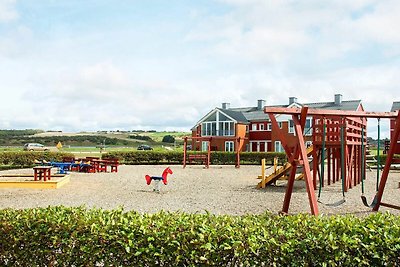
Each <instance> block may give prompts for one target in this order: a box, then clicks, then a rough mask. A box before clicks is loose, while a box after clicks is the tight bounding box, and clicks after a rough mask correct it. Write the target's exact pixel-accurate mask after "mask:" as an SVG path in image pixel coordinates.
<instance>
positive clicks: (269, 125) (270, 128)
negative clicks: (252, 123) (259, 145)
mask: <svg viewBox="0 0 400 267" xmlns="http://www.w3.org/2000/svg"><path fill="white" fill-rule="evenodd" d="M267 131H268V132H270V131H272V122H267Z"/></svg>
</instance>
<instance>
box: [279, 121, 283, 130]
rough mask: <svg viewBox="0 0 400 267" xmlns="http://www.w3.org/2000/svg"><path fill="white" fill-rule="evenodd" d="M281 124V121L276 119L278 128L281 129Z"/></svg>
mask: <svg viewBox="0 0 400 267" xmlns="http://www.w3.org/2000/svg"><path fill="white" fill-rule="evenodd" d="M282 125H283V123H282V122H281V121H278V126H279V129H282Z"/></svg>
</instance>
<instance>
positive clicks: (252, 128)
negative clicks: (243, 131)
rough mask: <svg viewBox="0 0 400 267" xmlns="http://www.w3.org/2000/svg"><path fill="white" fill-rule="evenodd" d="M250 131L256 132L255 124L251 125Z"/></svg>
mask: <svg viewBox="0 0 400 267" xmlns="http://www.w3.org/2000/svg"><path fill="white" fill-rule="evenodd" d="M251 130H252V131H253V132H255V131H257V123H253V124H252V125H251Z"/></svg>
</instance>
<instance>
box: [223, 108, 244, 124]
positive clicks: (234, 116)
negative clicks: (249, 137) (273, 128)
mask: <svg viewBox="0 0 400 267" xmlns="http://www.w3.org/2000/svg"><path fill="white" fill-rule="evenodd" d="M217 109H218V110H219V111H221V112H222V113H225V114H226V115H228V116H229V117H231V118H232V119H234V120H235V121H237V122H240V123H246V124H247V123H249V121H248V120H247V118H246V117H245V116H244V114H243V113H242V112H240V111H236V110H231V109H222V108H217Z"/></svg>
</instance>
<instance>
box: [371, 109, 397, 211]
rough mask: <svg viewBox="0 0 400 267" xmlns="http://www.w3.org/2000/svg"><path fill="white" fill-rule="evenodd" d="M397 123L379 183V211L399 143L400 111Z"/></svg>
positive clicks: (376, 208)
mask: <svg viewBox="0 0 400 267" xmlns="http://www.w3.org/2000/svg"><path fill="white" fill-rule="evenodd" d="M395 123H396V124H395V128H394V131H393V135H392V136H391V140H390V148H389V152H388V154H387V158H386V163H385V167H384V169H383V172H382V176H381V181H380V183H379V189H378V193H377V195H376V197H377V204H376V205H375V207H374V208H373V210H374V211H378V210H379V207H380V204H381V201H382V196H383V191H384V190H385V185H386V182H387V178H388V175H389V171H390V166H391V164H392V159H393V155H394V150H395V148H396V144H397V142H396V141H397V139H399V136H400V112H399V113H398V115H397V118H396V122H395Z"/></svg>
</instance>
